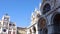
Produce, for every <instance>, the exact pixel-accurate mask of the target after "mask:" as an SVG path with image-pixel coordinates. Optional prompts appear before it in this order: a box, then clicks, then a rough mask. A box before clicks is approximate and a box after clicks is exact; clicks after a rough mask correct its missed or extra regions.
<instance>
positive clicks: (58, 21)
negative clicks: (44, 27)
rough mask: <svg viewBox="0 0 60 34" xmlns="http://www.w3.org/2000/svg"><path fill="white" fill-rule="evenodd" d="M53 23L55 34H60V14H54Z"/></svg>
mask: <svg viewBox="0 0 60 34" xmlns="http://www.w3.org/2000/svg"><path fill="white" fill-rule="evenodd" d="M52 22H53V26H54V28H53V31H54V34H60V33H59V32H60V13H54V14H53V18H52Z"/></svg>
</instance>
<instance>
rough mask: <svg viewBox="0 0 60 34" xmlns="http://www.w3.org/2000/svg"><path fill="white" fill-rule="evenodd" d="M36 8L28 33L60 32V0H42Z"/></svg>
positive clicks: (54, 33)
mask: <svg viewBox="0 0 60 34" xmlns="http://www.w3.org/2000/svg"><path fill="white" fill-rule="evenodd" d="M39 8H40V9H35V10H34V11H33V13H32V16H31V24H30V26H29V27H27V34H60V0H42V3H41V6H40V7H39Z"/></svg>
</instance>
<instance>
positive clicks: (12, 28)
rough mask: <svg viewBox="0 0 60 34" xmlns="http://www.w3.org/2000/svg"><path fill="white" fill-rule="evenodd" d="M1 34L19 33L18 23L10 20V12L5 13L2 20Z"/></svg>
mask: <svg viewBox="0 0 60 34" xmlns="http://www.w3.org/2000/svg"><path fill="white" fill-rule="evenodd" d="M0 34H17V27H16V24H15V22H11V21H10V16H9V15H8V14H5V15H3V17H2V19H1V20H0Z"/></svg>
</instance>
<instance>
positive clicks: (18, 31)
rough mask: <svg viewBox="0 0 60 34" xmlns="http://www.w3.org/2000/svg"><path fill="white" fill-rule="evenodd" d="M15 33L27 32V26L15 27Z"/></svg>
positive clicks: (22, 33)
mask: <svg viewBox="0 0 60 34" xmlns="http://www.w3.org/2000/svg"><path fill="white" fill-rule="evenodd" d="M17 34H27V28H22V27H17Z"/></svg>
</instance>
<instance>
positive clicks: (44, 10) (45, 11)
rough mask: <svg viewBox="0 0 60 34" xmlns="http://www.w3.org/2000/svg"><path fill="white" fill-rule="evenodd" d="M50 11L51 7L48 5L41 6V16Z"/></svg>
mask: <svg viewBox="0 0 60 34" xmlns="http://www.w3.org/2000/svg"><path fill="white" fill-rule="evenodd" d="M50 10H51V6H50V4H49V3H46V4H45V5H44V6H43V14H45V13H47V12H48V11H50Z"/></svg>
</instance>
